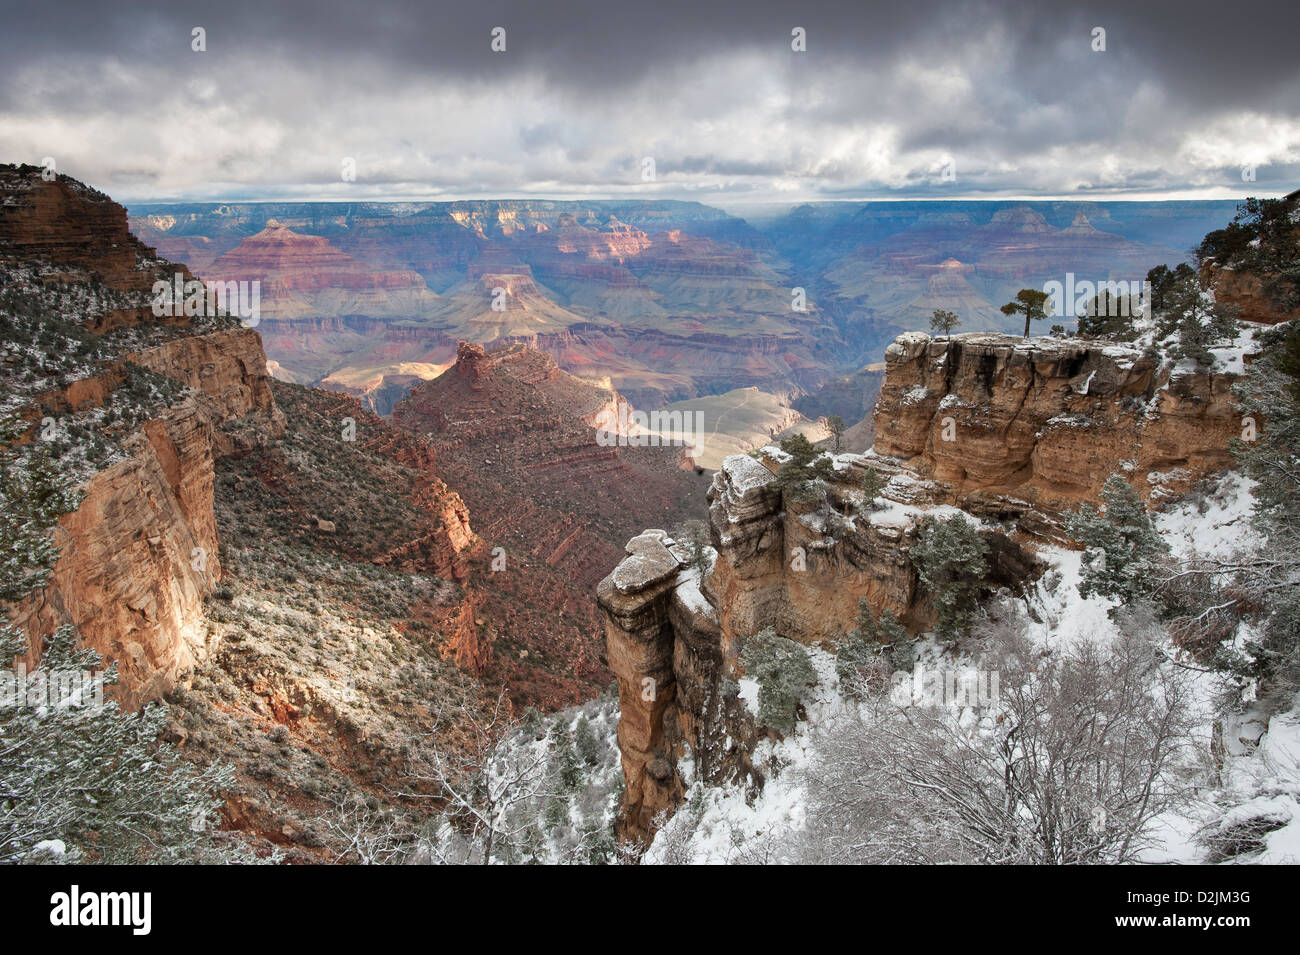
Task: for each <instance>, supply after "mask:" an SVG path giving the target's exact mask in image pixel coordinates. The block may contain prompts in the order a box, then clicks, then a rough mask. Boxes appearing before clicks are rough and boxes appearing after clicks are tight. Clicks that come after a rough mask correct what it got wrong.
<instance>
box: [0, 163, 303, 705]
mask: <svg viewBox="0 0 1300 955" xmlns="http://www.w3.org/2000/svg"><path fill="white" fill-rule="evenodd" d="M0 186H2V187H3V192H4V201H3V203H0V210H2V212H0V256H3V261H4V267H5V269H6V272H7V273H8V274H9V276H10V278H12V279H14V282H13V285H12V288H13V292H14V294H16V295H18V296H19V299H18V300H19V301H23V302H30V303H34V305H33V306H24V307H27V308H31V307H37V308H39V307H40V304H41V303H42V302H46V301H48V300H49V299H48V297H45V298H43V297H41V295H40V294H39V292H34V291H32V290H31V289H29V288H27V287H25V286H24V284H23V283H24V282H27V281H28V280H29V278H30V276H31V274H33V272H32V270H36V272H38V273H39V275H40V281H41V282H44V283H47V284H48V283H49V282H50V281H51V279H52V278H53V279H54V280H55V281H57V283H58V287H60V288H62V289H64V290H66V291H67V292H68V293H69V294H68V295H65V296H64V297H61V298H58V299H57V301H58V302H59V303H61V304H60V306H59V307H62V303H66V302H67V301H69V300H71V299H75V298H76V295H75V294H72V293H74V292H75V291H76V290H77V289H78V288H83V287H84V288H87V289H90V290H91V291H90V292H89V293H88V294H87V295H86V296H83V297H84V298H85V299H86V301H87V302H88V304H87V305H85V307H84V308H82V310H81V311H80V312H79V313H75V314H74V313H66V312H65V313H62V314H55V313H51V314H49V315H46V316H43V317H40V318H38V321H46V322H60V321H61V322H70V323H73V324H74V325H76V326H77V327H78V328H79V329H80V331H79V332H78V334H81V335H82V336H83V338H82V347H83V348H84V349H85V350H86V353H87V355H88V356H90V357H88V358H87V364H86V365H85V366H84V367H80V368H78V367H77V366H76V365H75V364H66V365H63V366H60V367H62V368H66V369H67V370H65V371H64V372H63V373H62V374H60V375H59V376H57V377H56V378H51V379H48V380H45V381H43V380H42V379H41V378H40V377H39V376H32V375H31V374H30V373H27V374H20V372H21V371H22V368H21V365H17V366H14V367H12V369H11V370H10V371H11V373H12V374H14V375H15V381H16V382H17V383H18V384H19V386H20V388H22V389H24V390H25V396H23V395H19V396H17V400H18V402H19V404H18V410H19V412H20V413H21V414H22V415H23V416H24V417H26V418H27V419H28V420H29V421H33V422H39V421H42V420H44V421H48V422H57V424H58V429H59V432H60V433H61V434H63V435H65V436H66V435H70V434H72V433H74V432H77V433H82V434H91V435H96V433H98V435H99V436H103V435H105V434H108V433H110V432H112V431H113V430H114V426H110V425H109V421H110V419H109V417H107V416H106V414H105V409H106V408H107V407H108V406H110V405H111V406H113V409H114V411H113V415H114V416H113V418H112V420H113V421H115V422H116V421H120V420H121V419H120V417H118V415H119V414H120V413H121V409H122V406H123V401H122V400H119V399H121V398H122V394H121V392H122V391H123V389H124V388H126V387H127V385H128V383H129V382H132V381H134V378H133V375H135V373H134V372H132V371H131V369H136V368H138V369H145V370H147V371H149V372H153V373H155V374H156V375H158V376H161V379H165V380H167V381H170V382H171V383H172V386H170V387H174V388H175V389H176V392H177V395H176V397H175V398H174V399H171V398H164V399H162V400H161V401H160V400H159V399H158V397H157V394H156V393H154V394H153V397H151V398H148V399H146V400H145V403H144V404H142V405H132V401H133V400H134V399H130V400H128V401H126V407H127V412H128V413H129V414H133V415H134V417H132V418H131V420H130V421H129V423H128V424H126V425H121V426H116V427H117V428H118V430H120V431H121V433H120V434H115V435H112V437H111V440H112V441H115V442H117V446H116V448H115V449H114V450H112V451H111V452H110V453H109V454H108V456H107V458H106V459H105V463H104V465H103V466H98V465H96V466H91V467H90V468H88V469H86V470H84V471H83V472H82V485H83V490H84V492H85V498H84V500H83V501H82V504H81V506H80V507H79V508H78V509H77V510H76V511H75V512H73V513H71V514H67V515H65V516H64V518H63V519H62V520H61V522H60V525H59V528H58V530H57V534H56V536H57V541H58V543H59V545H60V558H59V561H58V563H57V564H56V565H55V567H54V570H53V574H52V576H51V578H50V580H49V583H48V585H47V586H46V587H45V588H44V590H43V591H40V592H38V593H36V594H33V595H32V596H31V597H29V598H28V599H26V600H25V601H24V602H23V603H22V604H21V605H19V606H18V607H17V608H15V610H14V612H13V614H12V618H13V621H14V623H15V624H16V625H17V626H18V627H20V628H21V629H22V630H24V631H25V632H26V633H27V634H28V636H29V638H30V640H31V643H32V648H31V653H30V657H31V662H32V663H33V664H34V663H35V659H36V658H37V657H38V656H39V652H40V642H41V639H42V638H43V637H44V636H45V635H47V634H49V633H50V632H52V631H53V630H54V629H55V628H57V627H59V626H62V625H64V624H70V625H72V626H74V627H75V628H76V629H77V632H78V635H79V637H80V639H81V641H82V643H83V644H84V645H86V646H88V647H92V648H94V649H95V650H97V651H99V652H100V653H101V654H103V655H104V656H105V657H106V658H108V659H110V660H116V661H117V663H118V667H119V671H120V679H121V682H120V684H119V685H118V686H117V687H116V689H115V691H114V692H115V694H116V695H117V697H118V699H119V700H120V701H121V702H122V703H123V705H124V706H127V707H129V708H134V707H136V706H138V705H139V704H140V703H142V702H144V701H147V700H150V699H153V698H156V697H157V696H159V695H160V694H161V693H163V692H165V691H166V690H167V689H168V688H169V687H170V686H171V685H172V684H173V682H174V681H175V679H176V677H177V676H178V675H179V674H180V673H182V672H184V671H186V670H188V669H190V668H192V667H193V666H194V665H195V664H196V663H197V662H198V661H200V660H201V659H202V658H203V657H204V656H205V654H206V653H207V652H208V651H209V650H210V646H209V642H208V640H207V638H206V636H205V634H204V632H203V628H202V627H201V626H200V617H201V613H202V599H203V597H204V595H205V594H206V593H207V592H208V591H209V590H210V589H211V588H212V586H213V585H214V584H215V582H216V581H217V579H218V578H219V577H220V575H221V564H220V560H219V558H218V541H217V532H216V523H215V519H214V516H213V462H214V458H215V457H217V456H220V455H222V454H226V453H230V452H231V451H234V450H237V449H247V448H249V447H251V446H255V445H256V444H258V443H261V442H265V441H268V440H270V439H271V438H273V437H274V435H275V434H276V433H277V431H278V429H279V428H280V427H281V426H282V423H281V418H280V416H279V413H278V412H277V410H276V408H275V404H274V401H273V399H272V397H271V392H270V388H269V378H268V375H267V371H266V356H265V354H264V353H263V351H262V346H261V341H260V339H259V337H258V335H257V333H256V332H255V331H253V330H251V329H248V328H241V327H238V325H237V324H236V323H234V322H231V321H229V320H215V319H214V320H210V321H209V320H206V319H205V320H204V321H203V322H201V323H191V322H190V321H189V320H187V319H183V318H181V319H165V320H161V321H159V320H154V319H153V317H152V312H151V310H150V308H149V307H148V305H147V303H148V301H149V298H150V295H151V289H152V285H153V282H154V281H155V279H156V278H159V277H166V278H169V279H170V277H171V276H172V275H173V274H175V273H177V272H179V273H181V274H182V275H184V276H185V277H187V278H188V277H189V272H188V270H186V269H184V267H183V266H169V265H168V264H167V263H163V262H161V261H159V260H158V259H157V258H156V257H155V256H154V255H153V251H152V250H151V249H148V248H147V247H145V246H143V245H142V244H141V243H140V242H139V241H137V240H136V239H135V238H134V237H133V236H132V235H131V234H130V233H129V232H128V231H127V228H126V213H125V210H123V209H122V207H121V206H119V205H117V204H115V203H113V202H112V201H110V200H109V199H108V198H107V197H106V196H104V195H102V194H101V193H98V192H96V191H94V190H92V189H89V188H88V187H86V186H83V185H82V184H80V183H77V182H75V181H73V180H69V179H67V178H59V179H55V180H52V181H48V182H47V181H45V180H43V179H41V178H40V176H39V174H38V171H37V170H35V169H32V168H30V167H17V168H16V167H5V169H4V171H3V174H2V175H0ZM15 270H27V271H21V273H20V271H15ZM96 283H102V285H103V286H105V287H107V289H109V290H110V291H109V292H108V293H105V294H104V295H102V296H96V295H95V293H94V292H93V289H94V288H95V286H96ZM24 315H26V317H27V318H31V314H30V313H24ZM10 327H11V328H13V329H14V332H13V334H15V335H19V334H20V333H21V331H22V328H23V326H22V324H21V322H14V324H12V325H11V326H10ZM17 354H19V355H21V356H23V358H22V361H23V362H27V361H31V360H34V361H35V365H34V366H29V368H31V369H32V370H37V369H40V370H44V366H43V364H42V361H43V360H42V359H40V358H39V357H38V356H34V355H33V354H32V353H30V352H22V351H19V352H17ZM186 389H188V390H186ZM15 390H16V391H17V390H18V389H15ZM94 440H97V441H98V440H101V438H95V439H94ZM72 451H73V452H74V453H75V452H76V448H75V447H73V448H72Z"/></svg>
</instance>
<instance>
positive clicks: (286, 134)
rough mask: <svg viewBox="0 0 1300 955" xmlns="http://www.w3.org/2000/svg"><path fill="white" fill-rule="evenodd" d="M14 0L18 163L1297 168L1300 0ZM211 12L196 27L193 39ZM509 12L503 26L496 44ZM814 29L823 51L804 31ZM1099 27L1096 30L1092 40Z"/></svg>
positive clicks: (341, 185) (451, 181) (977, 189)
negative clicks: (797, 36) (1076, 1)
mask: <svg viewBox="0 0 1300 955" xmlns="http://www.w3.org/2000/svg"><path fill="white" fill-rule="evenodd" d="M1135 6H1140V7H1141V8H1142V9H1140V10H1136V9H1133V7H1135ZM0 10H2V11H3V13H2V16H3V19H2V20H0V24H2V25H3V32H2V33H0V161H26V162H40V161H41V160H42V159H43V158H44V157H47V156H49V157H53V158H54V160H55V162H56V165H57V169H58V171H59V172H66V173H69V174H70V175H73V176H76V177H77V178H80V179H84V180H86V181H87V182H90V183H91V184H93V185H95V186H97V187H99V188H101V189H103V190H104V191H106V192H108V193H110V194H111V195H113V196H114V197H115V198H118V199H122V200H129V201H136V202H139V201H141V200H148V199H173V198H182V199H184V198H189V199H258V198H320V199H346V198H354V199H401V198H428V199H445V198H465V197H476V196H497V197H501V196H529V195H538V196H554V197H561V198H563V197H583V196H592V197H594V196H647V197H654V196H659V197H673V198H698V199H700V200H702V201H705V202H710V203H714V204H719V205H724V206H725V205H733V206H734V205H737V204H746V203H750V202H764V201H781V202H795V201H803V200H809V199H814V200H815V199H837V198H900V199H902V198H995V197H1003V196H1044V197H1048V196H1068V197H1079V198H1150V197H1176V198H1184V197H1197V196H1204V197H1216V198H1218V197H1235V196H1241V195H1245V194H1252V195H1276V194H1280V193H1282V192H1287V191H1290V190H1291V189H1294V188H1296V187H1297V186H1300V56H1297V53H1296V43H1297V37H1300V13H1298V12H1297V11H1300V4H1298V3H1296V2H1294V0H1251V2H1248V3H1235V4H1234V3H1227V2H1223V0H1219V2H1215V3H1201V2H1199V0H1182V2H1168V3H1165V2H1161V3H1147V4H1139V3H1136V2H1134V0H1127V2H1114V3H1112V2H1104V3H1089V4H1082V5H1076V6H1073V7H1071V8H1070V9H1065V8H1064V7H1062V6H1060V5H1058V4H1055V3H1050V2H1048V3H980V2H971V3H930V2H918V0H894V2H890V3H877V2H875V0H845V2H840V3H808V2H798V3H771V2H766V0H747V2H734V3H733V2H710V0H689V2H678V0H668V2H661V0H638V2H631V3H629V2H627V0H605V2H599V3H597V2H581V0H526V2H522V3H516V2H505V0H474V2H469V3H457V4H451V3H445V2H440V0H411V2H391V3H390V2H382V0H371V2H365V3H358V4H343V3H327V2H315V3H307V2H288V3H276V2H274V0H249V2H246V0H228V2H222V3H213V4H189V3H186V2H183V0H180V2H178V0H166V2H144V3H135V4H130V3H124V2H113V3H102V2H87V3H84V4H75V3H63V2H58V0H41V2H31V0H24V2H22V3H13V2H10V0H0ZM196 27H201V28H202V29H203V30H204V31H205V41H206V47H207V49H206V51H205V52H195V51H194V50H193V49H192V45H193V44H194V40H193V31H194V29H195V28H196ZM495 27H502V28H504V29H505V45H506V49H505V52H494V51H493V50H492V49H491V44H492V31H493V28H495ZM795 27H802V28H803V29H804V31H805V33H806V44H807V50H806V52H794V51H793V50H792V49H791V40H792V35H791V31H792V29H794V28H795ZM1096 27H1101V28H1103V29H1104V30H1105V52H1094V50H1093V46H1094V45H1095V44H1096V40H1095V39H1094V35H1093V34H1094V28H1096ZM346 158H351V159H352V160H354V161H355V181H352V182H347V181H344V179H343V171H344V160H345V159H346ZM646 158H652V159H653V160H654V178H653V180H652V181H647V179H646V178H645V176H644V175H643V170H644V169H645V168H646V167H645V164H644V160H645V159H646ZM1244 167H1247V172H1249V168H1248V167H1253V171H1254V175H1255V177H1256V178H1255V181H1254V182H1246V181H1243V168H1244Z"/></svg>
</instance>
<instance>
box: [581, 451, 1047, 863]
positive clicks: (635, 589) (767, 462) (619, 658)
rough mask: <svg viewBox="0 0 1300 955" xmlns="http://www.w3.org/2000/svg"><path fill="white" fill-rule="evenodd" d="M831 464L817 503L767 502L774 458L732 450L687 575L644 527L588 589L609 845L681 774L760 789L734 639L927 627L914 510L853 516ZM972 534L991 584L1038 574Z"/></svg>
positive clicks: (1029, 560) (1011, 551) (642, 822)
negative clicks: (708, 544) (986, 560)
mask: <svg viewBox="0 0 1300 955" xmlns="http://www.w3.org/2000/svg"><path fill="white" fill-rule="evenodd" d="M840 462H841V467H842V473H841V474H840V476H839V477H838V478H837V480H836V481H834V482H828V485H827V490H828V495H829V497H828V506H827V507H818V506H817V505H802V506H801V505H798V504H795V503H794V502H791V501H789V500H786V499H783V494H782V492H781V490H780V489H779V488H778V487H777V486H776V484H775V480H776V477H775V469H776V468H777V467H778V462H777V461H776V460H774V459H764V458H752V457H749V456H747V455H733V456H731V457H729V458H727V459H726V461H725V462H724V463H723V466H722V467H721V468H720V469H719V470H718V471H717V472H716V473H715V475H714V478H713V483H712V485H711V487H710V488H709V491H708V500H709V532H710V537H711V540H712V545H713V548H714V556H713V557H712V560H711V564H710V566H708V567H707V568H706V569H705V570H704V572H703V573H701V571H700V570H699V569H696V568H694V567H691V566H689V556H688V552H687V549H686V548H685V547H684V546H683V544H682V543H680V542H678V541H675V540H674V539H673V538H672V537H671V536H669V535H668V534H667V533H666V532H664V531H662V530H648V531H645V532H644V533H642V534H640V535H638V536H637V537H635V538H633V539H632V541H630V542H629V543H628V545H627V547H626V553H625V556H624V557H623V559H622V560H621V561H620V563H619V564H618V566H617V567H615V569H614V570H613V572H612V573H610V574H609V575H608V576H607V577H606V578H605V579H604V580H602V581H601V582H600V585H599V587H598V588H597V595H598V600H599V602H600V606H601V609H602V610H603V611H604V615H605V641H606V655H607V658H608V660H609V666H610V669H611V670H613V672H614V675H615V676H616V677H617V678H618V685H619V701H620V713H621V717H620V722H619V730H618V739H619V747H620V750H621V752H622V759H623V771H624V776H625V779H626V783H627V789H626V796H625V800H624V806H623V814H622V816H621V818H620V833H621V835H622V836H623V837H624V838H630V839H633V840H645V839H646V838H648V837H649V836H650V835H651V834H652V832H653V830H654V828H655V820H656V817H657V816H658V814H659V813H661V812H663V811H665V810H671V809H673V808H674V807H675V806H676V805H677V803H678V802H679V801H680V799H681V796H682V793H683V791H684V788H685V786H686V785H687V784H688V783H689V780H684V779H683V778H682V776H681V774H680V772H679V767H680V766H682V765H689V766H690V767H691V769H692V772H694V773H695V774H696V776H697V777H698V778H703V779H705V780H706V781H709V782H711V783H720V782H736V781H745V782H748V783H750V784H754V785H757V784H761V776H760V774H759V773H758V772H757V771H756V770H755V769H754V767H753V766H752V765H751V764H750V762H749V751H750V750H751V749H752V745H753V743H754V741H755V739H756V738H757V732H758V728H757V727H755V725H754V721H753V718H752V716H751V715H750V714H749V713H748V711H747V710H746V709H745V707H744V706H743V704H741V703H740V701H739V698H738V695H737V694H738V687H737V683H736V681H737V680H738V679H739V677H740V675H741V668H740V666H739V664H738V656H739V653H740V651H741V649H742V648H743V646H744V641H745V639H746V638H748V637H750V636H752V635H753V634H755V633H757V632H758V631H760V630H762V629H764V628H767V627H772V628H773V629H775V630H776V632H777V633H779V634H781V635H782V636H785V637H789V638H791V639H794V640H798V641H800V642H802V643H806V644H819V643H822V642H823V641H830V642H836V641H838V640H841V639H843V638H844V637H845V636H846V635H847V632H848V631H849V630H850V629H851V628H852V627H853V626H854V625H855V619H856V616H857V611H858V602H859V600H861V599H863V598H865V599H866V601H867V603H868V604H869V605H870V606H871V608H872V610H873V612H874V613H875V614H879V613H881V612H882V611H884V610H890V611H892V612H893V613H895V614H896V615H897V616H898V617H899V618H900V619H901V620H903V622H904V623H905V624H906V625H907V626H908V627H909V629H911V630H913V631H916V630H924V629H927V628H929V627H930V626H932V625H933V619H934V618H933V610H932V608H931V607H930V606H929V604H928V602H927V600H926V599H925V596H924V594H923V593H922V592H921V590H920V585H919V581H918V578H917V575H916V571H915V569H914V568H913V566H912V563H911V560H910V556H909V551H910V547H911V545H912V544H913V543H914V542H915V540H916V534H917V530H918V527H919V524H920V521H921V519H922V518H923V517H924V516H925V515H926V514H927V513H929V512H930V511H929V509H927V508H924V507H920V506H916V505H912V504H903V503H900V502H897V501H892V502H889V503H888V505H887V506H885V507H882V508H879V509H873V508H870V507H864V506H863V503H864V502H863V501H862V496H861V492H860V491H858V490H856V487H855V486H856V484H857V483H858V481H859V479H860V474H861V472H860V465H859V464H857V463H854V462H853V460H852V459H850V458H841V459H840ZM897 483H898V486H899V488H900V489H901V488H902V487H903V486H904V485H905V484H906V483H907V479H906V477H904V476H900V477H899V478H898V479H897ZM983 533H984V534H985V537H986V539H988V540H989V542H990V544H991V548H990V550H991V555H992V560H991V563H992V566H993V570H992V573H991V578H990V582H989V584H990V587H991V588H996V587H1000V586H1006V587H1011V588H1015V587H1018V586H1019V585H1020V584H1021V583H1022V582H1023V581H1024V580H1025V579H1027V578H1030V577H1033V576H1035V575H1037V574H1038V573H1040V572H1041V569H1042V568H1041V567H1040V566H1039V565H1038V562H1037V561H1036V560H1035V559H1034V558H1033V557H1032V555H1031V554H1029V553H1027V552H1026V551H1024V550H1023V549H1022V548H1021V547H1020V546H1019V545H1018V544H1016V543H1014V542H1013V541H1011V540H1010V539H1008V538H1006V537H1005V536H1004V535H1002V534H1000V533H997V532H993V531H985V532H983Z"/></svg>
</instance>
